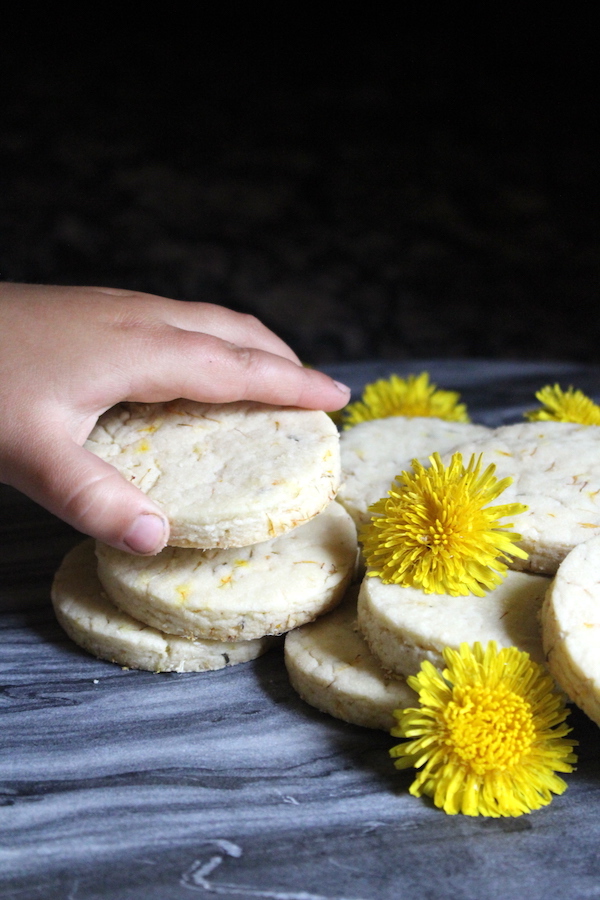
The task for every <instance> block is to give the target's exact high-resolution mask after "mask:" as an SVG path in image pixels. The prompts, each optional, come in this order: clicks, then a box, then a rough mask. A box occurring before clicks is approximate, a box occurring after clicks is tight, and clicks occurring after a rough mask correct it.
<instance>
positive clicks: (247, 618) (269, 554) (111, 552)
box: [96, 502, 357, 641]
mask: <svg viewBox="0 0 600 900" xmlns="http://www.w3.org/2000/svg"><path fill="white" fill-rule="evenodd" d="M96 553H97V556H98V576H99V578H100V581H101V582H102V584H103V585H104V588H105V590H106V592H107V593H108V594H109V595H110V597H111V598H112V599H113V600H114V602H115V603H116V604H117V605H118V606H120V607H121V608H122V609H124V610H125V611H126V612H128V613H129V614H130V615H132V616H134V617H135V618H136V619H139V620H140V621H142V622H146V623H147V624H148V625H152V626H154V627H155V628H159V629H160V630H161V631H168V632H169V633H171V634H182V635H184V636H186V637H200V638H210V639H212V640H221V641H240V640H248V639H249V638H257V637H262V636H263V635H265V634H281V633H283V632H285V631H289V630H290V629H291V628H295V627H296V626H297V625H303V624H304V623H305V622H310V621H312V619H315V618H316V617H317V616H319V615H321V614H322V613H324V612H327V611H328V610H329V609H331V608H332V607H333V606H335V605H336V604H337V603H338V602H339V601H340V599H341V598H342V597H343V595H344V591H345V589H346V586H347V584H348V583H349V581H350V580H351V578H352V576H353V574H354V567H355V562H356V555H357V541H356V528H355V526H354V522H353V521H352V519H351V518H350V516H349V515H348V513H347V512H345V510H343V509H342V507H341V506H340V505H339V504H338V503H335V502H332V503H330V504H329V506H328V507H327V508H326V509H325V510H324V511H323V512H322V513H320V514H319V515H318V516H315V517H314V518H313V519H311V520H310V522H306V523H305V524H304V525H301V526H300V527H298V528H294V529H293V530H292V531H289V532H287V534H284V535H281V536H280V537H278V538H274V539H273V540H271V541H266V542H264V543H261V544H253V545H252V546H250V547H239V548H236V549H230V550H190V549H183V548H177V547H166V548H165V549H164V550H163V551H162V552H161V553H159V554H158V555H157V556H153V557H143V556H132V555H131V554H128V553H123V552H122V551H120V550H115V549H114V548H112V547H108V546H105V545H103V544H97V547H96Z"/></svg>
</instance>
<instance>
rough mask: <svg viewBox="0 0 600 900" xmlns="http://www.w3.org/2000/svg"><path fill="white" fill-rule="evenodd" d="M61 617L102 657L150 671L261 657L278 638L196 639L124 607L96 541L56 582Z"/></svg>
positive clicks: (79, 550)
mask: <svg viewBox="0 0 600 900" xmlns="http://www.w3.org/2000/svg"><path fill="white" fill-rule="evenodd" d="M51 596H52V603H53V606H54V610H55V613H56V617H57V619H58V621H59V623H60V625H61V626H62V627H63V629H64V630H65V631H66V633H67V634H68V635H69V637H70V638H71V640H73V641H74V642H75V643H76V644H78V645H79V646H80V647H83V649H84V650H87V651H88V652H89V653H92V654H93V655H94V656H97V657H99V658H100V659H106V660H108V661H109V662H114V663H118V664H119V665H120V666H126V667H128V668H132V669H146V670H148V671H150V672H204V671H207V670H214V669H222V668H224V667H225V666H233V665H235V664H236V663H243V662H247V661H248V660H250V659H256V658H257V657H258V656H261V655H262V654H263V653H265V652H266V651H267V650H268V649H269V648H270V647H272V646H273V641H274V640H276V639H274V638H260V639H258V640H254V641H238V642H237V643H232V642H224V641H190V640H187V639H186V638H182V637H175V636H173V635H171V634H164V633H163V632H160V631H157V630H156V629H155V628H149V627H148V626H147V625H143V624H142V623H141V622H138V621H136V620H135V619H133V618H132V617H131V616H128V615H127V613H124V612H121V610H119V609H117V608H116V606H114V604H113V603H111V602H110V600H109V599H108V598H107V596H106V594H105V593H104V591H103V590H102V585H101V584H100V582H99V581H98V577H97V575H96V557H95V554H94V542H93V541H91V540H89V541H83V543H81V544H79V545H78V546H76V547H75V548H74V549H73V550H71V551H70V552H69V553H67V555H66V556H65V558H64V560H63V562H62V563H61V565H60V568H59V569H58V571H57V573H56V575H55V577H54V582H53V584H52V592H51Z"/></svg>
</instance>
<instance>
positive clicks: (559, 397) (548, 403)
mask: <svg viewBox="0 0 600 900" xmlns="http://www.w3.org/2000/svg"><path fill="white" fill-rule="evenodd" d="M535 396H536V398H537V399H538V400H539V401H540V403H541V404H542V406H541V407H540V409H533V410H531V411H530V412H527V413H525V418H526V419H529V421H530V422H576V423H578V424H579V425H600V406H598V404H597V403H594V401H593V400H591V399H590V398H589V397H587V396H586V395H585V394H584V393H583V392H582V391H576V390H573V388H572V387H569V389H568V390H566V391H563V390H562V388H560V387H559V385H558V384H555V385H554V387H552V386H551V385H549V384H548V385H546V387H543V388H542V389H541V390H539V391H538V392H537V393H536V395H535Z"/></svg>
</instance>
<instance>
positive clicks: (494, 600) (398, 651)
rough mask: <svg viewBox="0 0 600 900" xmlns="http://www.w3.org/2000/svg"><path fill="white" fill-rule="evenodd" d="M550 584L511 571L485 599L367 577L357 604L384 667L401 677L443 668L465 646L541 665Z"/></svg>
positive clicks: (361, 624) (363, 628) (538, 577)
mask: <svg viewBox="0 0 600 900" xmlns="http://www.w3.org/2000/svg"><path fill="white" fill-rule="evenodd" d="M548 584H549V579H548V578H545V577H544V576H542V575H531V574H529V573H527V572H508V574H507V576H506V578H505V579H504V581H503V582H502V583H501V584H500V585H498V587H497V588H495V589H494V590H493V591H489V593H487V594H486V595H485V597H475V596H473V595H472V594H469V595H467V596H466V597H451V596H450V595H448V594H426V593H424V591H422V590H421V589H420V588H412V587H402V586H401V585H399V584H384V583H383V582H382V581H381V579H380V578H379V577H376V576H367V577H365V578H364V580H363V582H362V585H361V588H360V594H359V599H358V626H359V628H360V630H361V632H362V633H363V635H364V637H365V638H366V640H367V643H368V644H369V646H370V648H371V650H372V651H373V653H374V654H375V655H376V656H377V658H378V659H379V661H380V663H381V665H382V666H383V667H384V668H385V669H388V670H389V671H391V672H395V673H396V674H398V675H404V676H408V675H415V674H416V673H417V672H418V671H419V669H420V667H421V663H422V662H423V660H426V659H428V660H429V661H430V662H431V663H433V665H434V666H436V667H438V668H443V667H444V663H443V659H442V651H443V649H444V647H452V648H454V649H458V648H459V646H460V644H461V643H463V642H464V641H466V642H467V643H469V644H473V643H475V641H479V642H480V643H481V644H482V645H483V646H486V645H487V643H488V641H496V644H497V645H498V646H499V647H517V648H518V649H519V650H525V651H526V652H527V653H529V655H530V656H531V658H532V659H533V660H534V662H538V663H542V662H543V661H544V654H543V651H542V639H541V634H540V625H539V621H538V614H539V610H540V607H541V605H542V601H543V599H544V593H545V591H546V588H547V587H548Z"/></svg>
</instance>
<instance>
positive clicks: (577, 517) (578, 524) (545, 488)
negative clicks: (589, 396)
mask: <svg viewBox="0 0 600 900" xmlns="http://www.w3.org/2000/svg"><path fill="white" fill-rule="evenodd" d="M457 449H458V450H460V451H461V452H462V453H463V462H466V461H468V458H469V456H470V454H471V453H476V454H479V453H483V464H484V466H485V465H489V463H494V464H495V466H496V473H495V474H496V476H497V477H498V478H504V477H505V476H506V475H511V476H512V477H513V484H512V485H511V486H510V487H509V488H508V489H507V490H506V491H505V492H504V493H503V494H502V495H501V496H500V498H499V499H498V501H497V502H498V503H509V502H512V501H516V502H518V503H524V504H526V505H527V506H528V507H529V509H528V510H527V512H524V513H521V514H520V515H519V516H518V518H517V519H516V520H515V522H514V525H515V529H514V530H515V531H517V532H519V533H520V534H521V535H522V540H521V541H520V545H521V546H522V547H523V548H524V549H525V550H526V551H527V552H528V553H529V559H526V560H519V559H515V560H514V561H513V562H512V563H511V567H512V568H522V569H527V570H528V571H531V572H543V573H546V574H548V575H554V574H555V572H556V571H557V569H558V566H559V565H560V563H561V562H562V560H563V559H564V558H565V556H566V555H567V554H568V553H569V552H570V551H571V550H572V549H573V547H576V546H577V544H580V543H582V542H583V541H587V540H589V539H590V538H592V537H594V536H595V535H597V534H600V427H598V426H597V425H575V424H573V423H570V422H525V423H522V424H518V425H505V426H503V427H502V428H498V429H496V430H495V431H494V432H493V434H492V435H491V436H490V437H488V438H485V439H483V440H479V441H474V442H472V443H471V442H470V443H468V444H465V445H462V446H460V447H458V448H457Z"/></svg>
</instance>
